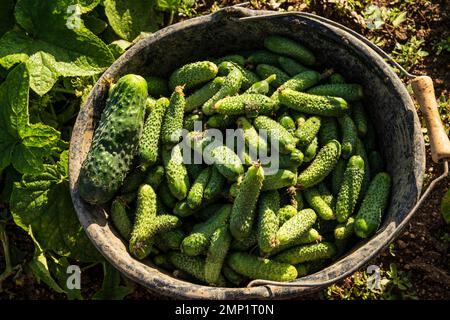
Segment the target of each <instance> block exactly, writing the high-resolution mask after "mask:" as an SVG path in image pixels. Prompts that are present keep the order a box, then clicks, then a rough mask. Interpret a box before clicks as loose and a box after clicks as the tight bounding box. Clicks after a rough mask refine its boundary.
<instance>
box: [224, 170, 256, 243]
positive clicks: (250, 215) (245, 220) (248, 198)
mask: <svg viewBox="0 0 450 320" xmlns="http://www.w3.org/2000/svg"><path fill="white" fill-rule="evenodd" d="M263 181H264V170H263V168H262V167H261V166H260V165H259V164H257V163H256V164H254V165H252V166H251V167H250V168H249V169H248V170H247V172H246V173H245V176H244V179H243V180H242V183H241V185H240V187H239V191H238V194H237V196H236V199H235V200H234V203H233V210H232V212H231V217H230V231H231V234H232V235H233V237H234V238H236V239H245V238H247V237H248V236H249V235H250V232H251V230H252V226H253V223H254V221H255V209H256V203H257V201H258V197H259V193H260V191H261V187H262V184H263Z"/></svg>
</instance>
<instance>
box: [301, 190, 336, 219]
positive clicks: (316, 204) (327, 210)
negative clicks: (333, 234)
mask: <svg viewBox="0 0 450 320" xmlns="http://www.w3.org/2000/svg"><path fill="white" fill-rule="evenodd" d="M304 195H305V199H306V201H307V202H308V204H309V205H310V206H311V208H312V209H314V211H315V212H317V215H318V216H319V217H320V218H322V219H323V220H332V219H334V218H335V217H334V212H333V209H332V208H331V207H330V206H329V205H328V204H327V203H326V202H325V200H323V198H322V196H321V194H320V192H319V191H318V190H317V189H316V188H310V189H307V190H305V192H304Z"/></svg>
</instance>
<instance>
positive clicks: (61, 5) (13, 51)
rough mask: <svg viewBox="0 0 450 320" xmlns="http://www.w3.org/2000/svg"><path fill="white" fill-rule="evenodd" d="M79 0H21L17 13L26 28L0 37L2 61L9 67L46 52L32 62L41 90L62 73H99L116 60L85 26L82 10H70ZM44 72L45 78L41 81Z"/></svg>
mask: <svg viewBox="0 0 450 320" xmlns="http://www.w3.org/2000/svg"><path fill="white" fill-rule="evenodd" d="M85 2H86V1H85ZM75 3H76V2H75V1H74V0H56V1H34V0H18V2H17V4H16V9H15V16H16V20H17V23H18V24H19V25H20V26H21V27H22V28H23V29H24V30H25V32H24V31H19V30H14V31H9V32H7V33H5V34H4V35H3V37H2V38H1V39H0V65H2V66H3V67H4V68H6V69H9V68H11V67H12V66H13V65H15V64H17V63H20V62H25V61H27V60H28V58H29V57H31V56H33V55H34V54H36V53H39V52H44V53H45V54H42V53H39V54H38V55H36V56H34V57H33V59H31V61H30V62H29V67H30V71H31V72H32V79H31V85H32V86H31V87H32V89H33V90H35V91H36V92H37V93H38V94H41V95H42V94H44V93H45V92H46V91H47V90H49V89H50V88H51V87H52V86H53V84H54V79H57V78H58V77H59V76H64V77H71V76H91V75H95V74H97V73H100V72H102V71H103V70H105V69H106V68H107V67H108V66H109V65H110V64H111V63H112V62H113V61H114V57H113V55H112V54H111V52H110V50H109V49H108V47H107V46H106V44H105V43H103V41H102V40H100V38H98V37H97V36H96V35H94V34H93V33H92V32H91V31H89V30H88V29H87V28H86V27H85V26H84V24H83V20H82V19H81V18H80V14H81V12H82V11H81V9H80V12H79V14H77V13H76V12H72V11H71V10H69V8H70V6H73V5H74V4H75ZM89 3H90V2H89ZM69 22H73V24H70V23H69ZM42 70H43V71H44V73H43V74H41V73H40V71H42ZM43 76H44V79H45V81H44V82H43V83H42V84H40V81H41V79H40V78H41V77H43ZM35 77H38V79H34V78H35Z"/></svg>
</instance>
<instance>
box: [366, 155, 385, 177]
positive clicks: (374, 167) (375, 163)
mask: <svg viewBox="0 0 450 320" xmlns="http://www.w3.org/2000/svg"><path fill="white" fill-rule="evenodd" d="M369 167H370V172H371V173H372V174H374V175H375V174H377V173H379V172H382V171H383V170H384V160H383V158H382V157H381V154H380V153H379V152H378V151H375V150H374V151H371V152H370V153H369Z"/></svg>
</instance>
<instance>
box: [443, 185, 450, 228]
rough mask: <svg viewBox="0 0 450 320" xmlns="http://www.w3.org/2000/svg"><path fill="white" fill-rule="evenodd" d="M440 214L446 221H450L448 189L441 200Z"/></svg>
mask: <svg viewBox="0 0 450 320" xmlns="http://www.w3.org/2000/svg"><path fill="white" fill-rule="evenodd" d="M441 214H442V217H443V218H444V221H445V222H446V223H450V189H448V190H447V192H446V193H445V194H444V197H443V198H442V201H441Z"/></svg>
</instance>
